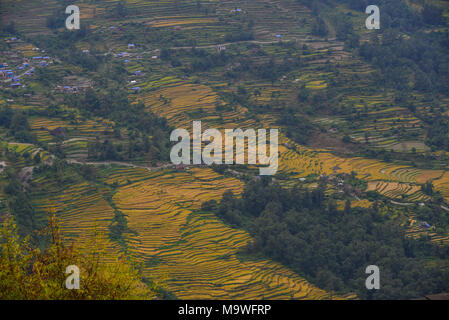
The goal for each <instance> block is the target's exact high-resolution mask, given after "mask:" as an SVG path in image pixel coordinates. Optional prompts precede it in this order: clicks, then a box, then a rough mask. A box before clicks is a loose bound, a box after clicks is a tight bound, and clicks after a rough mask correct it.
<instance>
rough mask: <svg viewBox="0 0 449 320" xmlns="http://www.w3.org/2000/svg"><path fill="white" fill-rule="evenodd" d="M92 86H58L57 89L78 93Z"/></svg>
mask: <svg viewBox="0 0 449 320" xmlns="http://www.w3.org/2000/svg"><path fill="white" fill-rule="evenodd" d="M89 87H90V86H56V91H60V92H64V93H78V92H84V91H86V90H87V89H88V88H89Z"/></svg>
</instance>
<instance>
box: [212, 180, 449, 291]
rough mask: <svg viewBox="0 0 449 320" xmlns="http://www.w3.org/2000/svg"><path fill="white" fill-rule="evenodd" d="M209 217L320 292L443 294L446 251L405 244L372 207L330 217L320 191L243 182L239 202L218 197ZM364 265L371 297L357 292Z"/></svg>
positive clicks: (448, 275) (448, 282)
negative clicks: (371, 272) (370, 277)
mask: <svg viewBox="0 0 449 320" xmlns="http://www.w3.org/2000/svg"><path fill="white" fill-rule="evenodd" d="M204 208H213V205H212V204H205V206H204ZM215 212H216V214H217V215H218V216H219V217H221V218H222V219H224V220H225V221H226V222H228V223H230V224H231V225H233V226H235V227H240V228H242V227H243V228H245V229H246V230H248V231H249V232H250V233H251V234H252V236H253V237H254V239H255V240H254V243H252V244H250V245H249V246H248V250H249V251H250V252H252V253H263V254H265V255H266V256H268V257H270V258H272V259H275V260H277V261H279V262H281V263H283V264H285V265H286V266H288V267H290V268H292V269H293V270H295V271H296V272H298V273H299V274H301V275H304V276H305V277H306V279H308V280H310V281H312V282H313V283H315V284H317V285H318V286H319V287H322V288H323V289H326V290H332V291H336V292H354V291H355V292H357V294H358V296H359V297H360V298H362V299H409V298H414V297H422V296H424V295H427V294H430V293H438V292H444V291H447V290H449V271H448V269H447V267H448V265H447V261H448V260H447V259H448V258H449V247H448V246H444V247H442V246H437V245H434V244H432V243H430V242H429V241H427V240H425V239H420V240H413V239H410V238H406V237H405V230H404V229H403V227H401V226H400V225H399V224H398V223H397V222H395V221H393V220H389V219H388V217H386V216H383V215H381V214H380V213H379V212H377V207H375V208H372V209H361V208H351V207H350V202H347V203H346V206H345V210H344V211H343V212H341V211H337V210H336V206H335V205H333V204H332V202H329V201H328V200H326V198H325V195H324V189H323V186H319V187H318V188H317V189H316V190H313V191H308V190H302V189H298V188H294V189H292V190H286V189H283V188H281V187H280V186H279V185H278V184H276V183H269V182H268V181H267V180H262V181H260V182H251V183H249V184H248V185H247V187H246V188H245V191H244V193H243V195H242V198H241V199H238V198H235V197H234V196H233V194H232V193H231V192H226V193H225V194H224V195H223V198H222V200H221V202H220V203H219V205H218V208H217V209H216V210H215ZM429 259H432V263H431V264H430V263H428V260H429ZM371 264H375V265H378V266H379V268H380V270H381V279H382V286H381V290H376V291H375V292H372V291H369V290H366V288H365V279H366V275H365V273H364V272H365V268H366V267H367V266H368V265H371Z"/></svg>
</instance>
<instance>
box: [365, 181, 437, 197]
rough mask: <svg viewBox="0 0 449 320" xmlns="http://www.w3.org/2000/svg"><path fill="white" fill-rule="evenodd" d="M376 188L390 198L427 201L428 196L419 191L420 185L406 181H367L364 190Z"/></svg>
mask: <svg viewBox="0 0 449 320" xmlns="http://www.w3.org/2000/svg"><path fill="white" fill-rule="evenodd" d="M373 190H376V191H378V192H379V193H380V194H382V195H384V196H387V197H389V198H392V199H403V196H405V199H407V201H427V200H429V196H427V195H425V194H424V193H423V192H422V191H421V187H420V186H417V185H411V184H408V183H399V182H384V181H371V182H368V187H367V189H366V191H373Z"/></svg>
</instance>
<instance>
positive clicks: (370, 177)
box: [279, 137, 449, 201]
mask: <svg viewBox="0 0 449 320" xmlns="http://www.w3.org/2000/svg"><path fill="white" fill-rule="evenodd" d="M281 142H282V143H287V144H288V145H290V148H288V147H286V146H285V145H281V146H279V152H280V158H279V159H280V160H279V170H280V171H281V172H285V173H289V174H292V176H293V177H295V178H300V177H307V176H309V175H321V174H325V175H330V174H337V173H347V174H350V173H351V172H352V171H355V172H356V173H357V176H358V177H359V178H363V179H364V180H367V181H369V187H368V190H377V191H379V192H380V193H382V194H384V195H386V196H388V197H392V198H398V197H400V196H401V194H403V193H404V194H407V196H408V199H410V200H412V201H425V200H427V199H428V197H427V196H425V195H424V194H423V193H422V192H421V191H420V187H419V186H417V185H416V184H423V183H425V182H427V181H429V180H430V181H434V185H435V188H436V189H437V190H440V191H441V192H442V193H443V195H445V196H446V197H447V196H449V191H448V190H449V182H446V180H447V179H446V178H445V176H443V177H442V175H443V173H444V172H443V170H422V169H416V168H412V167H408V166H402V165H395V164H391V163H386V162H382V161H379V160H370V159H363V158H341V157H338V156H335V155H333V154H331V153H329V152H328V151H326V150H317V149H309V148H306V147H302V146H299V145H296V144H294V143H292V142H291V141H289V140H288V139H286V138H285V137H283V138H282V139H281ZM292 146H294V148H296V150H294V149H293V148H292ZM445 175H446V174H445ZM440 177H441V178H440ZM379 180H381V182H380V181H379ZM446 189H447V190H446Z"/></svg>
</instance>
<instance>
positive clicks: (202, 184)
mask: <svg viewBox="0 0 449 320" xmlns="http://www.w3.org/2000/svg"><path fill="white" fill-rule="evenodd" d="M242 188H243V185H242V183H241V182H240V181H239V180H237V179H234V178H224V177H222V176H220V175H218V174H217V173H215V172H214V171H212V170H210V169H192V170H190V171H184V172H174V171H171V172H170V171H168V172H167V171H161V172H156V173H154V174H153V176H152V177H151V178H149V179H145V180H143V181H140V182H136V183H132V184H130V185H126V186H122V187H119V188H118V191H117V193H116V194H115V196H114V198H113V201H114V203H115V204H116V206H117V208H118V209H119V210H120V211H122V212H123V213H125V214H126V215H127V220H128V226H129V227H130V228H131V229H132V230H134V231H136V232H137V233H138V235H137V236H134V235H133V236H129V237H128V239H127V240H128V243H129V244H130V246H132V247H133V249H132V250H133V251H134V252H135V253H137V255H138V256H140V258H141V259H142V260H143V261H144V262H145V265H146V268H145V271H144V274H145V275H146V276H148V277H152V278H156V279H162V280H163V286H164V287H165V288H167V289H168V290H170V291H171V292H173V293H175V294H176V295H177V297H179V298H183V299H206V298H215V299H236V298H240V299H252V298H253V299H262V298H266V299H275V298H278V299H288V298H305V299H312V298H318V299H319V298H329V295H328V294H327V293H326V292H324V291H322V290H320V289H318V288H316V287H314V286H312V285H311V284H309V283H307V282H306V281H305V280H304V279H302V278H300V277H299V276H297V275H295V274H294V273H293V272H291V271H290V270H288V269H286V268H285V267H283V266H281V265H279V264H277V263H274V262H272V261H270V260H251V259H248V260H247V259H242V260H240V259H239V257H238V255H237V252H238V250H239V249H240V248H242V247H244V246H245V245H246V244H247V242H248V241H249V240H250V239H251V238H250V236H249V235H248V234H247V233H246V232H244V231H241V230H235V229H231V228H229V227H227V226H226V225H224V224H223V223H222V222H221V221H219V220H218V219H217V218H216V217H215V216H214V215H211V214H205V213H198V212H197V211H195V210H198V209H199V208H200V205H201V203H202V202H204V201H207V200H211V199H216V200H218V199H219V198H220V197H221V195H222V194H223V192H224V191H226V190H232V191H233V192H234V193H240V192H241V191H242Z"/></svg>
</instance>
